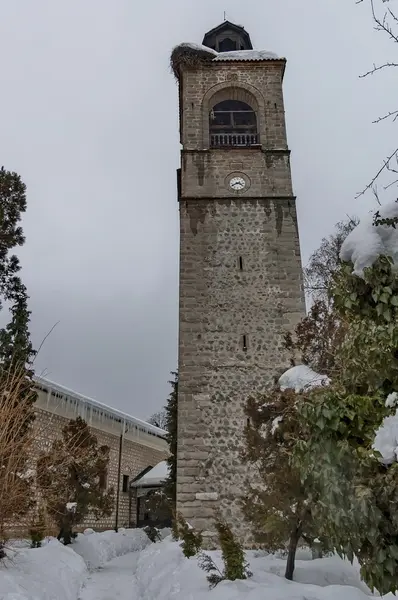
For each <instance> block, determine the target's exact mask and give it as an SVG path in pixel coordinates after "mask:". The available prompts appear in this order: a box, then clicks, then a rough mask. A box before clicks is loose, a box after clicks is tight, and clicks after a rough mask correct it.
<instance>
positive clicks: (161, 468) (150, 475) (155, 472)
mask: <svg viewBox="0 0 398 600" xmlns="http://www.w3.org/2000/svg"><path fill="white" fill-rule="evenodd" d="M168 476H169V466H168V464H167V462H166V461H165V460H163V461H162V462H160V463H158V464H157V465H156V466H155V467H153V469H151V470H150V471H148V472H147V473H145V475H143V476H142V477H140V478H139V479H137V481H134V482H133V483H132V484H131V487H142V486H152V485H162V483H163V482H164V480H165V479H167V477H168Z"/></svg>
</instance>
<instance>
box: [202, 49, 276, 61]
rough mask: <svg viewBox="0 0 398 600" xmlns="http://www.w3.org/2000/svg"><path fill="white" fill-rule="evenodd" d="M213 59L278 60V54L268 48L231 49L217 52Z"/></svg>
mask: <svg viewBox="0 0 398 600" xmlns="http://www.w3.org/2000/svg"><path fill="white" fill-rule="evenodd" d="M216 54H217V56H216V57H215V58H214V59H213V60H214V61H224V60H279V59H280V58H279V56H278V55H277V54H275V53H274V52H270V51H269V50H231V51H230V52H219V53H217V52H216Z"/></svg>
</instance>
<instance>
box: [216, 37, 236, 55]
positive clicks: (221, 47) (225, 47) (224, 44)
mask: <svg viewBox="0 0 398 600" xmlns="http://www.w3.org/2000/svg"><path fill="white" fill-rule="evenodd" d="M232 50H236V42H234V41H233V40H231V39H230V38H225V40H221V42H219V44H218V51H219V52H230V51H232Z"/></svg>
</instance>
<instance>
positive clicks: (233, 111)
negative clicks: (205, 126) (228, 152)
mask: <svg viewBox="0 0 398 600" xmlns="http://www.w3.org/2000/svg"><path fill="white" fill-rule="evenodd" d="M209 129H210V146H211V147H212V148H218V147H221V146H254V145H256V144H258V143H259V139H258V133H257V118H256V113H255V112H254V110H253V109H252V108H251V106H249V105H248V104H246V102H242V101H241V100H224V101H223V102H219V103H218V104H216V105H215V106H214V107H213V108H212V110H211V111H210V115H209Z"/></svg>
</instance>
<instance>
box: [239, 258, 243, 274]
mask: <svg viewBox="0 0 398 600" xmlns="http://www.w3.org/2000/svg"><path fill="white" fill-rule="evenodd" d="M239 269H240V270H241V271H243V258H242V257H241V256H239Z"/></svg>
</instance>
